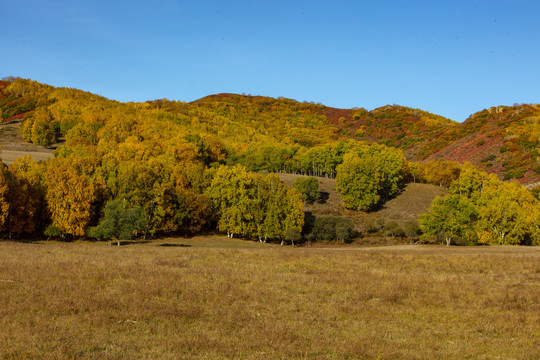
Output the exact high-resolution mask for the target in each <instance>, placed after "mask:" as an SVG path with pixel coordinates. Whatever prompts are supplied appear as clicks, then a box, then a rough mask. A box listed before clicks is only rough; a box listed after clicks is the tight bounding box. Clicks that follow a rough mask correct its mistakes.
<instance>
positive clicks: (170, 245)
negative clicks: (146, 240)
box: [157, 243, 191, 247]
mask: <svg viewBox="0 0 540 360" xmlns="http://www.w3.org/2000/svg"><path fill="white" fill-rule="evenodd" d="M157 246H166V247H191V245H186V244H169V243H165V244H159V245H157Z"/></svg>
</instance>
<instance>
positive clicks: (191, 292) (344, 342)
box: [0, 239, 540, 359]
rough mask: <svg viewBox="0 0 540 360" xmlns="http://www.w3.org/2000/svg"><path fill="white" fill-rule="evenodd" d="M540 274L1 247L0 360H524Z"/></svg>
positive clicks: (251, 252)
mask: <svg viewBox="0 0 540 360" xmlns="http://www.w3.org/2000/svg"><path fill="white" fill-rule="evenodd" d="M167 241H168V243H173V242H174V240H172V239H169V240H167ZM214 241H217V239H214ZM178 243H179V244H182V243H183V241H179V242H178ZM539 264H540V251H539V250H538V249H536V248H515V247H504V248H499V247H489V248H487V247H478V248H453V247H452V248H443V247H434V246H430V247H420V246H401V247H395V248H392V247H387V248H364V249H356V250H355V249H343V248H341V249H335V250H328V249H305V248H304V249H301V248H276V247H273V248H270V247H268V246H260V247H259V248H254V249H230V248H229V249H227V248H198V247H191V248H186V247H180V246H178V247H174V246H169V247H162V246H154V245H153V244H146V245H141V246H140V245H134V246H123V247H119V248H118V247H115V246H112V247H108V246H105V245H104V244H103V243H75V244H59V243H51V244H41V245H39V244H21V243H0V302H1V303H2V306H1V307H0V344H1V346H0V358H3V359H42V358H58V359H68V358H70V359H71V358H79V359H120V358H130V359H138V358H140V359H143V358H145V359H147V358H159V359H179V358H190V359H230V358H245V359H283V358H312V359H328V358H335V359H344V358H392V359H412V358H414V359H435V358H436V359H442V358H444V359H463V358H475V359H479V358H485V359H493V358H504V359H510V358H521V359H524V358H530V359H533V358H536V357H537V356H538V345H539V341H540V325H539V324H540V307H539V303H538V298H539V297H540V287H539V283H540V267H539Z"/></svg>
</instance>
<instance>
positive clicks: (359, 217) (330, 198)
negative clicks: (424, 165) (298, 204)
mask: <svg viewBox="0 0 540 360" xmlns="http://www.w3.org/2000/svg"><path fill="white" fill-rule="evenodd" d="M279 177H280V178H281V180H283V182H284V183H285V184H286V185H287V186H290V187H291V186H292V184H293V182H294V180H296V179H297V178H298V177H303V175H294V174H279ZM317 180H318V182H319V191H321V192H322V193H324V194H325V196H324V197H325V198H327V200H325V201H324V202H321V203H317V202H316V203H313V204H305V205H304V211H308V212H311V213H312V214H313V215H315V216H342V217H345V218H348V219H350V220H351V221H352V222H353V223H354V224H355V226H356V228H357V230H359V231H362V230H364V229H363V228H362V226H363V224H366V223H373V222H377V221H385V222H390V221H395V222H397V223H398V224H399V225H404V224H405V223H406V222H407V221H410V220H416V219H417V218H418V215H420V214H423V213H425V212H426V211H427V209H428V208H429V206H430V204H431V202H432V201H433V199H434V198H435V197H436V196H444V195H446V194H447V193H448V190H446V189H444V188H442V187H439V186H435V185H429V184H415V183H412V184H408V185H407V186H406V187H405V188H404V189H403V191H402V192H401V193H400V194H399V195H398V196H396V197H395V198H394V199H391V200H389V201H387V202H386V203H385V204H384V206H383V207H382V208H381V209H378V210H377V211H372V212H360V211H350V210H347V209H345V207H344V206H343V201H341V199H340V198H339V193H338V191H337V186H336V180H335V179H328V178H321V177H319V178H317Z"/></svg>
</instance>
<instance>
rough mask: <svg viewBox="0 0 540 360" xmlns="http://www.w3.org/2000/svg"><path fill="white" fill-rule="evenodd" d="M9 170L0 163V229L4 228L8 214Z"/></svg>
mask: <svg viewBox="0 0 540 360" xmlns="http://www.w3.org/2000/svg"><path fill="white" fill-rule="evenodd" d="M9 176H10V175H9V172H8V171H7V168H6V167H5V166H4V165H3V164H0V229H1V230H5V225H6V221H7V219H8V216H9V209H10V204H9Z"/></svg>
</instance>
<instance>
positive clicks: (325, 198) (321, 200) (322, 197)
mask: <svg viewBox="0 0 540 360" xmlns="http://www.w3.org/2000/svg"><path fill="white" fill-rule="evenodd" d="M329 198H330V193H329V192H326V191H319V200H318V201H317V202H318V203H319V204H326V202H327V201H328V199H329Z"/></svg>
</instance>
